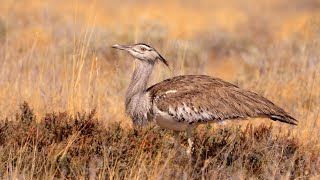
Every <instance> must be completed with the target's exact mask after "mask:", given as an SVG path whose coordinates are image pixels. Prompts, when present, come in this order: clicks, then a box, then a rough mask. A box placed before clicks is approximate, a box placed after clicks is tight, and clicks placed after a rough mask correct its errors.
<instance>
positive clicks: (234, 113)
mask: <svg viewBox="0 0 320 180" xmlns="http://www.w3.org/2000/svg"><path fill="white" fill-rule="evenodd" d="M112 47H113V48H116V49H120V50H124V51H127V52H128V53H129V54H130V55H131V56H132V57H133V58H134V59H137V63H138V64H137V66H136V68H135V70H134V72H133V75H132V78H131V83H130V85H129V88H128V90H127V94H126V100H125V107H126V112H127V114H128V115H129V116H130V117H131V118H132V120H133V123H134V124H136V125H144V124H147V123H149V122H152V121H153V122H155V124H157V125H158V126H160V127H161V128H164V129H169V130H173V131H174V134H175V138H176V141H175V148H178V147H179V145H180V142H179V132H180V131H186V132H187V138H188V144H189V147H188V150H187V153H188V154H190V153H191V149H192V146H193V141H192V130H193V128H194V127H196V126H197V125H199V124H203V123H211V122H222V121H224V120H228V119H245V118H256V117H266V118H270V119H272V120H274V121H280V122H284V123H289V124H293V125H296V122H297V120H296V119H294V118H293V117H292V116H290V115H289V114H288V113H287V112H285V111H284V110H283V109H281V108H280V107H278V106H276V105H275V104H273V103H272V102H271V101H269V100H268V99H266V98H264V97H262V96H260V95H258V94H255V93H253V92H250V91H247V90H243V89H240V88H239V87H237V86H235V85H233V84H231V83H228V82H225V81H223V80H221V79H218V78H214V77H210V76H205V75H183V76H176V77H173V78H170V79H167V80H164V81H162V82H160V83H157V84H155V85H153V86H151V87H149V88H147V84H148V81H149V77H150V75H151V73H152V70H153V68H154V66H155V64H156V63H157V62H162V63H164V64H165V65H166V66H168V62H167V61H166V60H165V59H164V58H163V57H162V56H161V55H160V54H159V53H158V52H157V51H156V50H155V49H154V48H152V47H151V46H149V45H147V44H143V43H138V44H134V45H117V44H116V45H113V46H112Z"/></svg>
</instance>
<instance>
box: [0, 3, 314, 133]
mask: <svg viewBox="0 0 320 180" xmlns="http://www.w3.org/2000/svg"><path fill="white" fill-rule="evenodd" d="M137 42H144V43H147V44H150V45H151V46H153V47H154V48H156V49H157V50H158V51H159V52H160V53H161V54H162V55H163V56H164V57H165V58H166V59H167V60H168V62H169V64H170V66H171V70H169V69H167V68H165V67H164V66H163V65H161V64H159V65H158V66H157V68H156V70H155V72H154V74H153V77H152V82H151V83H150V85H151V84H154V83H156V82H159V81H161V80H163V79H165V78H169V77H172V76H174V75H179V74H207V75H211V76H215V77H219V78H221V79H224V80H226V81H229V82H232V83H234V84H236V85H238V86H240V87H242V88H244V89H248V90H251V91H254V92H256V93H258V94H261V95H263V96H265V97H267V98H268V99H270V100H272V101H273V102H275V103H276V104H278V105H279V106H281V107H283V108H284V109H286V110H287V111H288V112H290V113H291V114H292V115H293V116H294V117H296V118H297V119H299V121H300V122H299V125H298V127H297V128H294V130H295V131H296V132H297V133H298V134H299V135H300V137H309V138H310V135H311V134H312V137H315V138H316V137H319V135H320V132H319V130H320V116H319V108H320V107H319V105H320V73H319V72H320V70H319V69H320V59H319V58H320V51H319V50H320V1H319V0H306V1H302V0H259V1H256V0H230V1H219V0H201V1H191V0H184V1H182V0H164V1H161V2H160V1H155V0H154V1H144V0H138V1H127V0H124V1H114V0H93V1H88V0H63V1H62V0H25V1H16V0H2V1H1V6H0V118H1V119H5V118H6V117H7V118H9V119H10V118H13V117H14V116H15V113H16V112H17V110H18V108H19V104H20V103H22V102H23V101H26V102H28V103H29V104H30V105H31V107H33V109H34V111H35V112H36V114H37V115H38V116H41V115H43V114H45V113H48V112H52V111H61V112H63V111H67V112H70V113H76V112H78V111H81V112H82V111H90V110H91V109H93V108H96V109H97V117H98V118H99V119H100V120H101V121H103V122H105V123H106V124H107V123H108V122H110V121H121V122H123V123H125V124H126V125H128V126H129V125H130V120H129V118H128V117H127V116H126V115H125V113H124V103H123V101H124V95H125V92H126V87H127V85H128V83H129V80H130V76H131V73H132V70H133V68H134V62H133V61H132V59H131V57H130V56H128V55H126V54H124V53H119V52H117V51H114V50H113V49H112V48H110V47H111V45H113V44H115V43H117V44H132V43H137ZM268 122H269V121H268ZM284 126H285V125H284ZM286 127H288V128H290V127H289V126H286ZM317 135H318V136H317Z"/></svg>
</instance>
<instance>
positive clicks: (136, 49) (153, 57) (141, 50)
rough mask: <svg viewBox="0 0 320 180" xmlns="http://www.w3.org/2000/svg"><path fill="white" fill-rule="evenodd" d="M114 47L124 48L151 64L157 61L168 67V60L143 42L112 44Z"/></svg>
mask: <svg viewBox="0 0 320 180" xmlns="http://www.w3.org/2000/svg"><path fill="white" fill-rule="evenodd" d="M112 47H113V48H115V49H120V50H125V51H127V52H129V54H130V55H131V56H132V57H133V58H136V59H138V60H141V61H145V62H148V63H151V64H155V63H156V62H158V61H161V62H163V63H164V64H165V65H166V66H168V67H169V65H168V62H167V61H166V60H165V59H164V58H163V57H162V56H161V55H160V54H159V53H158V52H157V51H156V50H155V49H154V48H153V47H151V46H149V45H147V44H143V43H138V44H134V45H118V44H115V45H113V46H112Z"/></svg>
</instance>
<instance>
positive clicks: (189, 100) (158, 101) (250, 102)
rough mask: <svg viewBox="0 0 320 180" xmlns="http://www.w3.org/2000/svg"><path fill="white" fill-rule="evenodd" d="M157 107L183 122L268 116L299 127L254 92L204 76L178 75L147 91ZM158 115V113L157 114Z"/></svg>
mask: <svg viewBox="0 0 320 180" xmlns="http://www.w3.org/2000/svg"><path fill="white" fill-rule="evenodd" d="M147 92H148V93H149V95H150V97H151V99H152V103H153V106H154V107H156V108H157V110H158V111H160V112H161V113H166V114H167V115H169V116H172V117H173V118H174V119H176V120H177V121H180V122H187V123H195V122H207V121H222V120H226V119H236V118H241V119H243V118H248V117H267V118H270V119H272V120H275V121H281V122H285V123H289V124H296V122H297V120H296V119H294V118H293V117H291V116H290V115H289V114H288V113H287V112H285V111H284V110H283V109H281V108H280V107H278V106H276V105H275V104H273V103H272V102H271V101H269V100H268V99H266V98H264V97H262V96H260V95H258V94H255V93H253V92H250V91H246V90H243V89H240V88H239V87H237V86H235V85H233V84H231V83H228V82H225V81H223V80H221V79H218V78H212V77H209V76H204V75H186V76H177V77H173V78H171V79H167V80H164V81H162V82H160V83H158V84H155V85H153V86H151V87H150V88H148V89H147ZM153 113H157V112H153Z"/></svg>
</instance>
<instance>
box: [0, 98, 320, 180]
mask: <svg viewBox="0 0 320 180" xmlns="http://www.w3.org/2000/svg"><path fill="white" fill-rule="evenodd" d="M20 109H21V113H19V114H17V115H16V120H15V121H1V123H0V135H1V139H0V147H1V149H0V150H1V152H2V155H1V156H0V159H1V164H2V165H1V168H0V176H1V177H3V178H6V179H32V178H40V179H48V178H63V179H65V178H68V179H70V178H76V179H97V178H99V179H154V178H160V179H172V178H175V179H176V178H178V179H180V178H182V177H190V178H194V179H200V178H205V179H211V178H212V177H216V178H218V179H226V178H236V177H238V178H258V179H264V178H266V177H269V178H272V179H277V178H280V177H283V178H290V179H294V178H310V177H314V178H315V177H317V176H319V175H320V151H319V148H315V147H314V146H313V145H311V144H309V145H302V143H301V142H299V140H298V139H297V138H294V137H293V136H292V135H290V134H287V133H280V134H278V135H274V134H272V126H265V125H260V126H259V127H256V128H254V127H253V126H252V125H248V126H246V127H245V129H244V130H241V129H240V128H239V127H229V128H218V129H212V128H208V127H207V128H203V129H199V131H197V132H196V134H195V140H194V141H195V151H194V154H193V158H194V163H193V166H192V168H190V166H189V163H188V156H187V155H186V154H185V153H182V154H181V155H180V156H179V159H176V158H175V155H174V154H175V152H174V150H173V139H172V140H170V137H171V136H172V134H171V132H168V131H165V130H160V129H159V128H156V127H153V126H150V127H147V128H135V129H128V128H125V129H124V128H122V127H121V126H120V124H119V123H112V124H109V126H108V127H104V126H103V125H101V123H100V122H99V121H97V119H96V118H95V117H94V114H95V111H94V110H93V111H92V112H91V113H89V114H87V115H86V114H78V115H76V116H75V117H72V116H70V115H68V114H67V113H66V112H64V113H58V114H56V113H51V114H47V115H46V116H45V117H43V118H41V121H40V123H37V122H36V117H35V116H34V114H33V112H32V110H31V109H30V108H29V106H28V104H26V103H24V104H22V105H21V106H20ZM182 143H183V145H184V146H186V145H187V140H186V138H185V137H184V136H182ZM182 151H183V152H184V151H185V148H182Z"/></svg>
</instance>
